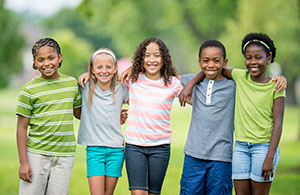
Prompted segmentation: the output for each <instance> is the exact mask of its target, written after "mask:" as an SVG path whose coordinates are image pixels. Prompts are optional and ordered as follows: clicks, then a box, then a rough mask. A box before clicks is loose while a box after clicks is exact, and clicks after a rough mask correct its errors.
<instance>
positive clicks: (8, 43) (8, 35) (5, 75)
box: [0, 0, 25, 88]
mask: <svg viewBox="0 0 300 195" xmlns="http://www.w3.org/2000/svg"><path fill="white" fill-rule="evenodd" d="M3 3H4V2H3V1H2V0H0V26H1V28H0V68H1V71H0V88H3V87H6V86H7V85H8V84H9V81H10V76H11V75H12V74H13V73H17V72H20V71H22V57H23V56H22V49H23V47H24V45H25V39H24V37H23V36H22V35H21V34H20V31H19V27H20V23H19V21H18V19H17V17H16V16H15V15H14V14H13V13H12V12H10V11H8V10H6V9H5V8H4V7H3Z"/></svg>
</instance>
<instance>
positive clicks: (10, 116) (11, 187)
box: [0, 89, 300, 195]
mask: <svg viewBox="0 0 300 195" xmlns="http://www.w3.org/2000/svg"><path fill="white" fill-rule="evenodd" d="M17 94H18V89H16V90H1V91H0V102H1V107H0V156H1V160H0V173H1V177H0V194H1V195H2V194H3V195H9V194H14V195H15V194H18V185H19V179H18V168H19V162H18V155H17V147H16V119H17V117H16V115H15V108H16V101H17ZM177 102H178V100H175V103H174V107H173V110H172V116H171V128H172V130H173V135H172V146H171V147H172V151H171V159H170V164H169V168H168V171H167V175H166V178H165V182H164V185H163V190H162V194H166V195H175V194H179V189H180V176H181V171H182V166H183V158H184V154H183V148H184V143H185V140H186V137H187V133H188V127H189V123H190V118H191V107H190V106H187V107H186V108H181V107H179V105H178V103H177ZM298 115H299V113H298V111H297V109H296V108H295V107H286V109H285V117H284V130H283V135H282V139H281V143H280V152H281V153H280V155H281V157H280V162H279V165H278V169H277V172H276V175H275V180H274V182H273V184H272V188H271V193H270V194H271V195H296V194H299V192H300V185H299V184H300V142H299V141H298V142H297V138H298V134H299V132H298V125H299V124H298V122H299V121H298V119H299V116H298ZM74 120H75V119H74ZM78 124H79V121H78V120H75V129H76V131H77V130H78ZM123 128H124V126H123ZM84 149H85V148H84V147H83V146H80V145H78V146H77V152H76V156H75V163H74V167H73V170H72V178H71V183H70V195H77V194H78V195H83V194H89V189H88V182H87V178H86V164H85V150H84ZM115 194H116V195H126V194H130V192H129V190H128V183H127V175H126V170H125V167H124V168H123V176H122V177H121V178H120V179H119V182H118V184H117V187H116V191H115Z"/></svg>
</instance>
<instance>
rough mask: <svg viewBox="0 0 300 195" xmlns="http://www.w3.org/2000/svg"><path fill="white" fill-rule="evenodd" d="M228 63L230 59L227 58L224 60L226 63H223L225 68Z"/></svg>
mask: <svg viewBox="0 0 300 195" xmlns="http://www.w3.org/2000/svg"><path fill="white" fill-rule="evenodd" d="M227 63H228V59H225V60H224V65H223V68H226V66H227Z"/></svg>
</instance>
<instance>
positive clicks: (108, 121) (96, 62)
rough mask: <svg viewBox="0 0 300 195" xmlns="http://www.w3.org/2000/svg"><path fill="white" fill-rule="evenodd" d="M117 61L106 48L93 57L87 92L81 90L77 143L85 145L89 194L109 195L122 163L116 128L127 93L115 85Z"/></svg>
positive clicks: (122, 145)
mask: <svg viewBox="0 0 300 195" xmlns="http://www.w3.org/2000/svg"><path fill="white" fill-rule="evenodd" d="M117 70H118V67H117V59H116V56H115V54H114V53H113V52H112V51H111V50H110V49H106V48H101V49H98V50H97V51H95V52H94V53H93V55H92V56H91V58H90V62H89V75H90V78H91V79H90V81H89V83H88V86H89V87H88V88H81V95H82V110H81V111H82V112H81V121H80V127H79V131H78V143H79V144H81V145H86V146H87V147H86V156H87V159H86V161H87V177H88V181H89V187H90V192H91V194H106V195H109V194H111V195H112V194H113V192H114V189H115V187H116V184H117V181H118V178H119V177H120V176H121V175H122V167H123V162H124V138H123V134H122V131H121V126H120V113H121V109H122V105H123V104H124V103H126V102H127V100H128V89H127V87H124V86H123V85H122V84H120V83H118V82H117V77H118V73H117Z"/></svg>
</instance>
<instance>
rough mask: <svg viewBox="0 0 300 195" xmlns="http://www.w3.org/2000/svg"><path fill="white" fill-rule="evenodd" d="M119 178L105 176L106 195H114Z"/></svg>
mask: <svg viewBox="0 0 300 195" xmlns="http://www.w3.org/2000/svg"><path fill="white" fill-rule="evenodd" d="M118 179H119V178H118V177H108V176H105V195H113V194H114V190H115V188H116V185H117V182H118Z"/></svg>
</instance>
